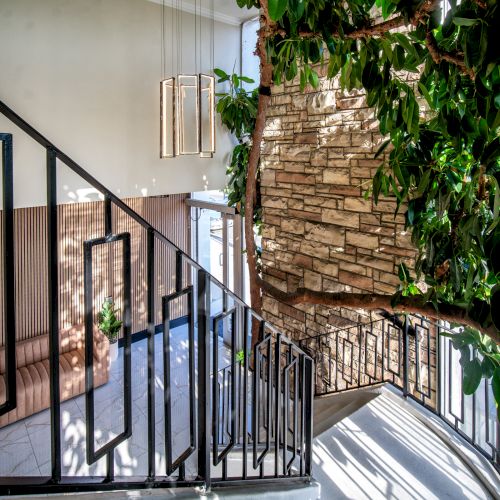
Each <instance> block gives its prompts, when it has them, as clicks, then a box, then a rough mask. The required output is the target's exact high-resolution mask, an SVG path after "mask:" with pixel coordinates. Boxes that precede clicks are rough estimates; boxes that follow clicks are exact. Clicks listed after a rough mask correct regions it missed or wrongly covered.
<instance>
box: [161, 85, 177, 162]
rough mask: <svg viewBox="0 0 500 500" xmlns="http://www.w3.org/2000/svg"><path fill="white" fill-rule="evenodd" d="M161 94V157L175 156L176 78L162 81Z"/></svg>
mask: <svg viewBox="0 0 500 500" xmlns="http://www.w3.org/2000/svg"><path fill="white" fill-rule="evenodd" d="M160 94H161V98H160V101H161V113H160V116H161V127H160V129H161V130H160V158H172V157H173V156H175V144H174V142H175V141H174V137H175V135H174V109H175V105H174V99H175V78H169V79H167V80H163V81H162V82H161V84H160Z"/></svg>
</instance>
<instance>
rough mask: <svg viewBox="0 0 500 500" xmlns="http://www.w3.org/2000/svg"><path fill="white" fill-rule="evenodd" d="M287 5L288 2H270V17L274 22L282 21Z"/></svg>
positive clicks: (276, 0) (272, 0)
mask: <svg viewBox="0 0 500 500" xmlns="http://www.w3.org/2000/svg"><path fill="white" fill-rule="evenodd" d="M287 3H288V0H269V2H268V8H269V17H270V18H271V19H272V20H273V21H278V20H279V19H281V18H282V17H283V14H284V13H285V11H286V6H287Z"/></svg>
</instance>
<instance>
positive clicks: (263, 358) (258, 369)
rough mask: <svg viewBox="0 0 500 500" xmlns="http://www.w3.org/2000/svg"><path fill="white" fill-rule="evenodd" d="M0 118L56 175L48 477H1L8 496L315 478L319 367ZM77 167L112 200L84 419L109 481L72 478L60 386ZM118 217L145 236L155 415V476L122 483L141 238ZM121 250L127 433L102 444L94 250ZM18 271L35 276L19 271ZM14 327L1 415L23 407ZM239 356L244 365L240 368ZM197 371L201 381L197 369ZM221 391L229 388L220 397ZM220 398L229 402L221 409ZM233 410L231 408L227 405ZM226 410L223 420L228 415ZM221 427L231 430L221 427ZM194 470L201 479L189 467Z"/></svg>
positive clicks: (151, 451) (8, 199)
mask: <svg viewBox="0 0 500 500" xmlns="http://www.w3.org/2000/svg"><path fill="white" fill-rule="evenodd" d="M0 113H2V114H3V115H4V116H5V117H7V118H8V119H9V120H10V121H11V122H12V123H13V124H14V125H16V126H17V127H19V128H20V129H21V130H22V131H23V132H25V133H26V134H27V135H28V136H30V137H31V138H32V139H34V140H35V141H36V142H38V144H40V145H41V146H42V147H43V148H44V149H45V150H46V153H47V154H46V169H47V172H46V179H47V215H48V216H47V224H48V227H47V233H48V238H47V241H48V253H47V269H48V279H47V291H48V299H49V300H48V304H49V351H50V358H49V362H50V370H49V372H50V429H51V440H50V449H51V459H50V462H51V474H50V477H0V493H7V494H9V493H10V494H27V493H41V492H43V493H49V492H63V491H92V490H111V489H123V488H144V487H170V486H172V487H173V486H175V487H178V486H201V487H204V488H210V487H211V486H212V485H220V484H228V483H232V484H239V483H240V482H244V483H245V484H246V483H248V481H253V480H269V481H276V480H278V481H280V480H290V479H297V478H298V479H301V478H309V477H310V476H311V468H312V460H311V457H312V403H313V371H314V366H313V361H312V358H311V357H310V356H308V355H307V354H306V353H305V352H304V351H302V350H301V349H299V348H298V347H297V346H295V345H294V344H293V343H292V342H290V341H289V340H288V339H286V338H285V337H284V336H283V335H281V334H279V332H277V331H275V330H274V329H273V327H272V326H271V325H269V324H268V323H267V322H265V321H264V320H263V318H261V317H260V316H258V315H257V314H256V313H255V312H253V311H252V310H251V309H249V308H248V307H247V305H246V304H245V303H244V302H243V301H242V300H241V299H240V298H239V297H237V296H236V295H235V294H234V293H232V292H231V291H230V290H229V289H228V288H226V287H225V286H224V285H223V284H222V283H220V282H219V281H218V280H217V279H216V278H214V277H213V276H211V275H210V274H209V273H208V272H207V271H205V270H204V269H203V268H202V267H201V266H200V265H199V264H198V263H197V262H196V261H194V260H193V259H192V258H191V257H190V256H189V255H187V254H186V253H184V252H183V251H182V250H181V248H179V247H178V246H177V245H175V244H174V243H173V242H172V241H170V240H169V239H168V238H167V237H166V236H165V235H163V234H162V233H160V232H159V231H158V230H156V229H155V228H154V227H152V226H151V225H150V224H149V223H148V222H147V221H146V220H145V219H144V218H142V217H141V216H140V215H139V214H137V213H136V212H135V211H133V210H132V209H131V208H130V207H129V206H128V205H126V204H125V203H124V202H123V201H122V200H120V199H119V198H118V197H116V196H115V195H114V194H113V193H112V192H111V191H110V190H108V189H107V188H106V187H105V186H103V185H102V184H101V183H100V182H98V181H97V180H96V179H95V178H94V177H93V176H91V175H90V174H89V173H88V172H87V171H86V170H84V169H83V168H82V167H81V166H80V165H78V164H77V163H76V162H75V161H73V160H72V159H71V158H70V157H69V156H67V155H66V154H65V153H64V152H62V151H61V150H60V149H58V148H57V147H56V146H55V145H54V144H53V143H52V142H50V141H49V140H47V139H46V138H45V137H44V136H43V135H41V134H40V133H39V132H38V131H36V130H35V129H34V128H33V127H32V126H30V125H29V124H28V123H27V122H26V121H25V120H23V119H22V118H21V117H20V116H19V115H17V114H16V113H15V112H14V111H13V110H11V109H10V108H9V107H8V106H6V105H5V104H4V103H3V102H1V101H0ZM11 139H12V137H11V135H9V134H2V135H0V141H2V144H3V169H4V179H3V180H4V182H3V189H4V196H3V202H4V210H3V217H4V225H3V228H4V231H5V233H4V242H7V243H6V244H5V245H4V268H5V269H6V270H9V269H13V268H14V266H13V254H12V248H11V246H10V243H9V242H12V241H13V238H12V212H13V201H12V192H13V191H12V140H11ZM63 165H64V166H65V167H68V168H69V169H70V170H71V171H72V172H73V173H75V174H77V175H78V176H80V177H81V178H82V179H83V180H84V181H86V182H87V183H89V184H90V185H91V186H92V187H93V188H94V189H95V190H97V191H98V192H99V193H100V194H101V195H102V196H103V197H104V204H103V205H104V209H103V210H104V213H103V217H104V220H103V227H104V234H102V235H100V236H99V237H97V238H91V239H88V240H87V241H85V242H84V263H85V266H84V276H83V278H84V290H85V293H84V295H85V352H86V356H85V423H86V435H85V440H86V461H87V463H88V464H92V463H95V462H96V461H97V460H99V459H100V458H104V457H105V459H106V473H105V474H104V475H103V476H101V477H88V476H83V475H78V474H76V475H72V476H71V477H69V476H66V475H65V474H64V473H63V472H64V471H63V466H62V462H61V447H62V446H61V445H62V442H61V390H60V373H59V369H60V368H59V355H60V345H59V344H60V339H59V320H60V317H59V316H60V311H59V277H58V261H59V259H60V255H59V254H58V252H59V247H58V238H57V224H58V211H57V186H58V184H57V182H58V170H59V169H60V168H62V166H63ZM112 210H115V211H116V210H119V211H121V212H123V213H124V214H126V216H127V217H129V218H130V219H132V220H133V221H135V222H136V223H137V224H138V226H139V228H140V230H141V231H145V232H146V245H147V262H145V263H141V264H142V265H144V267H145V268H146V279H145V286H146V289H147V304H146V305H147V311H146V315H147V351H146V357H147V395H146V408H145V414H146V415H145V416H146V422H147V475H146V477H120V476H119V475H118V476H117V475H116V474H115V468H114V464H115V459H116V456H115V454H116V450H117V448H118V447H119V446H121V445H123V444H124V443H126V442H127V440H128V439H130V437H131V436H133V434H134V432H137V429H136V428H134V426H133V422H132V418H131V387H132V368H131V367H132V351H131V314H132V311H131V303H132V301H131V297H130V288H131V286H130V268H131V265H132V263H131V259H130V245H131V244H133V239H134V235H131V234H130V233H129V232H121V233H120V232H118V233H114V230H116V228H114V227H113V216H112ZM117 244H119V245H121V248H122V251H121V253H120V254H119V255H121V270H122V295H123V297H122V304H123V307H122V319H123V323H124V330H123V331H124V343H123V350H124V356H123V360H124V361H123V363H124V369H123V375H122V376H121V382H122V384H123V387H122V389H123V391H122V394H123V415H122V420H123V427H122V429H121V432H118V433H117V434H116V435H115V436H114V437H113V438H112V439H111V440H109V441H108V442H107V443H105V444H103V445H101V447H100V448H97V447H96V446H95V436H94V420H95V418H96V415H94V412H95V405H94V396H95V390H96V389H95V387H94V374H95V366H94V356H93V323H94V321H95V312H96V311H94V306H93V300H92V290H93V288H92V287H93V268H92V258H93V257H92V256H93V252H97V251H99V249H100V248H101V247H103V246H106V245H117ZM160 248H161V249H162V251H165V249H168V251H169V252H171V253H172V256H173V257H174V258H175V261H176V266H175V277H174V281H175V291H174V292H173V293H166V294H165V295H163V296H161V294H160V296H161V301H160V302H161V304H160V303H159V301H158V300H157V298H158V294H159V290H158V287H157V278H158V275H159V272H160V271H159V269H155V265H154V263H155V254H157V252H158V251H159V250H160ZM18 272H30V270H27V269H26V270H20V271H18ZM3 285H4V297H5V311H6V312H7V313H8V312H9V311H14V308H15V307H14V303H13V300H14V299H13V298H14V280H13V272H6V273H4V283H3ZM212 293H221V294H223V296H224V299H225V300H224V304H225V306H224V310H223V312H222V313H221V314H219V315H216V316H215V318H214V315H215V313H216V312H215V311H212V310H211V294H212ZM179 300H180V301H182V300H184V301H185V304H186V315H187V322H188V336H187V343H188V355H187V366H188V409H189V411H188V413H189V417H188V421H187V426H188V429H189V439H188V442H187V444H186V447H185V449H183V450H181V451H180V452H179V453H177V454H176V455H174V452H173V440H174V435H173V434H174V433H173V428H172V424H173V422H175V419H176V414H175V413H174V412H173V408H172V402H171V399H172V398H171V396H172V395H171V391H172V385H171V380H170V377H171V362H172V360H171V353H172V339H171V332H170V306H171V304H172V303H174V302H175V301H179ZM157 307H161V311H162V325H163V329H162V330H163V331H162V336H163V344H162V345H163V352H162V358H161V359H162V365H163V366H161V367H157V366H156V365H155V363H156V361H157V360H156V356H155V330H156V325H155V317H156V312H157V311H156V309H157ZM4 323H5V327H6V330H5V331H6V332H7V336H6V353H7V354H6V364H7V371H6V377H5V382H6V385H7V395H8V398H7V401H6V402H5V404H4V405H2V407H0V415H2V414H4V413H6V412H7V411H10V410H11V409H12V408H14V407H15V405H16V401H15V394H16V386H15V381H16V376H15V375H16V374H15V367H16V359H15V325H14V323H13V314H12V315H10V314H6V315H5V316H4ZM222 323H229V325H226V327H227V328H229V330H230V332H231V342H230V359H231V362H230V367H229V368H227V369H225V370H223V371H222V373H223V374H225V375H223V379H224V380H223V381H222V385H221V382H220V380H219V374H220V371H219V370H218V359H219V350H220V349H221V347H220V346H219V342H218V331H219V324H222ZM255 325H257V326H258V327H259V328H260V334H261V337H260V338H261V341H260V342H259V343H258V344H256V345H254V346H252V345H251V337H252V335H251V329H252V328H255ZM239 350H241V352H242V357H241V359H239V360H237V354H238V352H239ZM157 368H161V369H162V372H163V381H162V382H163V399H164V402H163V403H164V404H163V406H162V409H161V411H162V412H163V421H164V433H165V457H166V460H165V466H164V467H162V468H161V470H160V468H159V467H158V465H157V463H156V456H155V453H156V442H155V441H156V427H157V423H156V419H155V411H156V407H157V404H156V401H155V397H156V396H155V384H156V378H157V371H156V370H157ZM196 372H197V373H196ZM221 387H222V391H221ZM221 398H226V399H225V400H224V402H222V404H221ZM226 401H227V402H228V403H229V404H228V403H227V402H226ZM222 413H224V415H223V416H222ZM221 422H223V423H222V424H221ZM193 463H194V469H195V472H192V470H193V468H192V467H191V468H190V469H189V470H190V471H191V472H189V471H188V470H187V469H188V467H187V465H188V464H190V465H191V464H193Z"/></svg>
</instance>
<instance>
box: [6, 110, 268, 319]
mask: <svg viewBox="0 0 500 500" xmlns="http://www.w3.org/2000/svg"><path fill="white" fill-rule="evenodd" d="M0 113H2V114H3V115H4V116H5V117H6V118H8V119H9V120H10V121H11V122H12V123H14V124H15V125H16V126H18V127H19V128H20V129H21V130H22V131H23V132H25V133H26V134H27V135H29V136H30V137H31V138H32V139H33V140H35V141H36V142H38V144H40V145H41V146H43V147H44V148H46V149H47V150H49V151H52V152H53V154H54V156H55V157H56V158H57V159H58V160H60V161H61V162H62V163H64V164H65V165H66V166H67V167H68V168H70V169H71V170H72V171H73V172H75V173H76V174H78V175H79V176H80V177H81V178H82V179H84V180H85V181H86V182H88V183H89V184H90V185H91V186H92V187H94V188H95V189H97V190H98V191H99V192H101V193H102V194H103V195H104V196H105V197H106V198H107V199H109V200H110V201H111V202H113V203H114V204H115V205H116V206H117V207H118V208H120V209H121V210H123V211H124V212H125V213H126V214H127V215H128V216H130V217H131V218H132V219H134V220H135V221H136V222H137V223H138V224H140V225H141V226H142V227H143V228H144V229H146V230H147V231H151V232H152V233H153V234H154V236H155V237H156V238H158V239H159V240H160V241H162V242H163V243H165V244H166V245H168V246H169V247H170V248H171V249H173V250H175V251H176V252H179V253H180V254H181V255H182V258H183V259H184V260H185V261H186V262H187V263H188V264H189V265H190V266H192V267H193V268H194V269H196V270H197V271H205V272H206V273H207V275H208V276H209V277H210V281H212V283H214V284H215V285H217V286H218V287H219V288H221V289H222V290H223V291H224V292H225V293H227V294H228V295H229V296H231V298H232V299H233V300H234V301H236V302H237V303H238V304H240V305H241V306H246V305H247V304H246V303H245V301H244V300H243V299H242V298H240V297H238V295H236V294H235V293H234V292H233V291H231V290H230V289H229V288H228V287H227V286H225V285H224V284H223V283H221V282H220V281H219V280H218V279H217V278H215V276H213V275H211V274H210V273H209V272H208V271H207V270H206V269H205V268H204V267H203V266H201V265H200V264H199V263H198V262H196V261H195V260H194V259H193V258H192V257H190V256H189V255H188V254H187V253H185V252H184V251H183V250H182V249H181V248H180V247H179V246H178V245H176V244H175V243H174V242H173V241H171V240H170V239H169V238H167V236H165V235H164V234H163V233H161V232H160V231H158V230H157V229H156V228H155V227H154V226H152V225H151V224H150V223H149V222H148V221H147V220H146V219H144V218H143V217H142V216H140V215H139V214H138V213H137V212H135V211H134V210H133V209H132V208H130V207H129V206H128V205H127V204H126V203H125V202H123V201H122V200H121V199H120V198H118V196H116V195H115V194H114V193H113V192H112V191H110V190H109V189H108V188H107V187H106V186H104V184H102V183H101V182H99V181H98V180H97V179H96V178H95V177H94V176H93V175H91V174H90V173H89V172H87V171H86V170H85V169H84V168H83V167H82V166H80V165H79V164H78V163H77V162H76V161H74V160H73V159H72V158H70V157H69V156H68V155H67V154H66V153H64V152H63V151H61V149H59V148H58V147H57V146H55V145H54V143H53V142H51V141H50V140H49V139H47V138H46V137H45V136H44V135H42V134H41V133H40V132H38V130H36V129H35V128H34V127H33V126H32V125H30V124H29V123H28V122H27V121H26V120H24V119H23V118H22V117H21V116H19V115H18V114H17V113H16V112H15V111H14V110H13V109H11V108H10V107H9V106H7V105H6V104H5V103H4V102H3V101H1V100H0ZM252 314H253V315H254V316H255V317H256V318H257V319H259V320H263V318H262V316H260V315H259V314H257V313H256V312H255V311H252Z"/></svg>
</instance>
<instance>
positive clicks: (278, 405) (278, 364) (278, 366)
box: [274, 334, 281, 477]
mask: <svg viewBox="0 0 500 500" xmlns="http://www.w3.org/2000/svg"><path fill="white" fill-rule="evenodd" d="M274 348H275V353H274V363H275V366H274V370H275V371H274V377H275V381H276V382H275V387H276V396H275V398H274V402H275V411H274V475H275V476H276V477H278V476H279V448H280V410H281V398H280V395H281V371H280V370H281V334H278V336H277V338H276V343H275V347H274Z"/></svg>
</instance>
